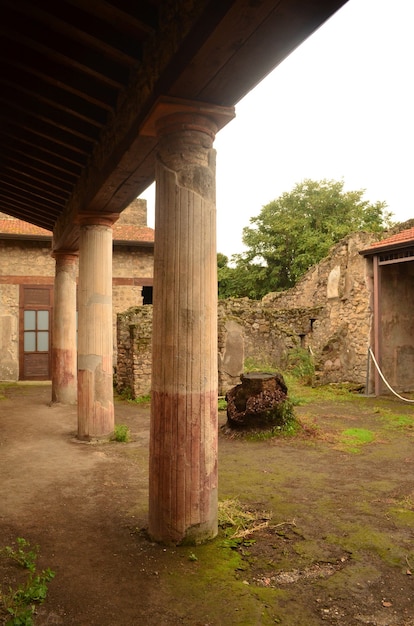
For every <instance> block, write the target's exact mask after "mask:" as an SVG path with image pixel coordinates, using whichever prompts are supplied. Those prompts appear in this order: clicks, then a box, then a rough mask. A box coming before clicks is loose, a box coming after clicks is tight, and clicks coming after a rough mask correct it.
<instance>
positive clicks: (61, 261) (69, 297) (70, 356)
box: [52, 252, 78, 404]
mask: <svg viewBox="0 0 414 626" xmlns="http://www.w3.org/2000/svg"><path fill="white" fill-rule="evenodd" d="M54 257H55V259H56V272H55V285H54V307H53V345H52V402H61V403H62V404H76V401H77V396H78V391H77V349H76V274H77V255H76V254H74V253H65V252H55V253H54Z"/></svg>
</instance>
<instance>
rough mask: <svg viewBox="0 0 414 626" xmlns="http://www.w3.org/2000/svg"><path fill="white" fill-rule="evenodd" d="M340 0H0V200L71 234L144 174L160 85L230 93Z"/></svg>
mask: <svg viewBox="0 0 414 626" xmlns="http://www.w3.org/2000/svg"><path fill="white" fill-rule="evenodd" d="M344 3H345V0H311V1H309V0H258V1H256V2H251V0H182V1H181V2H171V1H170V0H140V1H139V2H130V1H129V0H59V1H58V2H49V0H36V2H33V1H31V0H1V9H2V11H1V24H0V51H1V61H0V67H1V70H0V86H1V97H0V211H2V212H6V213H7V214H9V215H12V216H15V217H17V218H19V219H22V220H24V221H27V222H30V223H32V224H34V225H36V226H38V227H40V228H43V229H47V230H53V231H54V244H55V247H59V246H61V247H65V248H66V249H70V248H71V247H73V248H75V247H76V246H77V237H78V226H77V223H78V221H79V216H80V215H82V213H87V214H91V213H92V214H93V213H97V214H100V215H102V214H118V213H119V212H121V211H122V210H123V209H124V208H125V207H126V206H127V205H128V204H129V203H130V202H131V201H132V200H133V199H134V198H136V197H137V196H138V195H139V194H140V193H141V192H142V191H144V190H145V189H146V187H147V186H148V185H149V184H150V183H151V182H152V181H153V180H154V159H155V151H156V145H157V140H156V138H155V137H151V136H147V135H144V134H143V133H142V129H143V127H144V125H145V121H146V120H147V119H148V115H149V113H150V112H151V110H152V109H153V107H154V105H155V104H156V103H157V101H158V100H159V99H160V98H161V97H168V98H177V99H185V100H188V101H193V102H194V101H196V102H200V103H207V104H209V105H219V106H224V107H228V106H233V105H234V104H236V103H237V102H238V101H239V100H240V98H241V97H242V96H244V95H245V94H246V93H247V92H248V91H249V90H251V89H252V88H253V87H254V86H255V85H256V84H257V83H258V82H259V81H260V80H261V79H262V78H263V77H264V76H265V75H266V74H267V73H268V72H270V71H271V70H272V69H273V68H274V67H275V66H276V65H278V64H279V63H280V62H281V61H282V60H283V59H284V58H285V57H286V56H287V55H288V54H289V53H290V52H291V51H292V50H293V49H294V48H296V47H297V46H298V45H299V44H300V43H301V42H302V41H303V40H304V39H305V38H307V37H308V36H309V35H310V34H311V33H312V32H314V31H315V29H317V28H318V27H319V26H320V25H321V24H322V23H323V22H324V21H325V20H326V19H327V18H329V17H330V16H331V14H332V13H334V12H335V11H336V10H337V9H338V8H339V7H341V6H342V5H343V4H344ZM275 113H276V114H277V112H275ZM258 114H260V112H258Z"/></svg>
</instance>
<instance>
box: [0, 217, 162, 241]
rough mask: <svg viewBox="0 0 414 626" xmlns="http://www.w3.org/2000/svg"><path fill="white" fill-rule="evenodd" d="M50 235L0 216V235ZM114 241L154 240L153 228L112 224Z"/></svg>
mask: <svg viewBox="0 0 414 626" xmlns="http://www.w3.org/2000/svg"><path fill="white" fill-rule="evenodd" d="M2 234H3V235H16V237H19V236H20V237H21V236H26V237H27V236H34V237H52V232H51V231H50V230H46V229H44V228H40V227H39V226H35V225H34V224H29V223H28V222H23V221H22V220H18V219H9V218H7V219H2V218H0V235H2ZM113 236H114V241H115V242H116V241H131V242H133V241H136V242H138V241H145V242H150V243H151V242H153V241H154V229H153V228H149V227H148V226H135V225H132V224H117V223H115V224H114V226H113Z"/></svg>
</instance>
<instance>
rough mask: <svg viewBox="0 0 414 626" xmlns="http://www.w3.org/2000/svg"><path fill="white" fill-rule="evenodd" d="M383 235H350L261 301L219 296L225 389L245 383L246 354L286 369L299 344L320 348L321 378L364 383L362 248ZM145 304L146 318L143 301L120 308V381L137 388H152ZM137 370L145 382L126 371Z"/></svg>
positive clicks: (368, 310)
mask: <svg viewBox="0 0 414 626" xmlns="http://www.w3.org/2000/svg"><path fill="white" fill-rule="evenodd" d="M376 239H377V238H376V237H375V236H373V235H371V234H367V233H357V234H354V235H351V236H349V237H346V238H345V239H343V240H342V241H341V242H340V243H338V244H337V245H336V246H335V247H334V248H333V249H332V250H331V253H330V254H329V256H328V257H327V258H326V259H324V260H323V261H321V263H319V264H318V265H317V266H315V267H313V268H311V269H310V270H309V271H308V272H307V274H306V275H305V276H304V277H303V278H302V279H301V280H300V281H299V283H298V284H297V285H296V286H295V287H294V288H293V289H290V290H288V291H285V292H278V293H271V294H268V295H267V296H265V297H264V298H263V300H262V301H252V300H249V299H247V298H243V299H229V300H222V301H219V307H218V352H219V362H218V370H219V393H220V394H224V393H225V392H226V391H227V389H229V388H230V387H232V386H233V385H234V384H237V383H238V382H239V377H240V374H241V373H242V371H243V368H244V364H245V362H246V361H247V362H249V361H250V362H251V363H252V362H255V363H256V364H261V365H263V366H264V367H265V366H266V365H268V366H273V367H280V368H283V367H284V366H285V365H286V359H287V356H288V354H289V352H290V351H291V350H292V349H294V348H297V347H302V348H305V349H307V350H309V351H310V352H311V353H312V354H313V356H314V361H315V365H316V369H317V379H318V380H319V382H321V383H328V382H345V381H349V382H352V383H356V384H360V385H364V384H365V381H366V372H367V352H368V347H369V345H370V344H371V321H372V301H371V300H372V266H371V264H370V262H369V261H367V260H366V259H365V258H364V257H362V256H361V255H360V254H359V251H360V250H362V249H364V248H367V247H368V246H369V245H370V244H371V243H372V242H373V241H375V240H376ZM142 309H147V311H146V313H145V318H144V319H142V318H141V315H142V313H141V311H140V310H139V308H138V309H133V310H132V309H131V310H130V311H127V312H126V313H125V314H122V315H118V388H119V390H120V391H121V390H122V389H123V388H125V387H129V388H130V389H131V390H134V393H135V394H136V395H141V394H142V393H148V391H149V388H150V381H149V380H145V375H144V376H142V375H141V373H140V368H142V370H144V367H145V371H146V372H149V359H150V350H149V346H150V343H151V337H150V334H151V324H150V313H149V311H150V310H151V307H142ZM123 342H126V343H125V346H124V345H123ZM141 349H142V351H143V355H142V363H141V357H140V356H139V352H140V350H141ZM123 359H125V363H124V362H123ZM131 371H134V378H135V377H136V376H138V377H139V384H136V383H135V382H134V380H133V381H131V378H127V376H126V375H125V376H124V374H123V372H131Z"/></svg>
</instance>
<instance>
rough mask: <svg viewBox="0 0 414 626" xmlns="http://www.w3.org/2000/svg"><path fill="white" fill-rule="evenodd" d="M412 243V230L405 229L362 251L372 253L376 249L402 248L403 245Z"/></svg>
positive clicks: (413, 229) (413, 230) (413, 237)
mask: <svg viewBox="0 0 414 626" xmlns="http://www.w3.org/2000/svg"><path fill="white" fill-rule="evenodd" d="M412 243H414V228H407V229H406V230H402V231H401V232H399V233H396V234H395V235H391V237H387V238H386V239H382V240H381V241H375V242H374V243H372V244H371V245H370V247H369V248H367V249H366V250H364V252H369V251H371V250H372V251H374V250H377V249H378V248H393V247H397V246H398V247H402V246H404V244H406V245H409V244H412Z"/></svg>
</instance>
